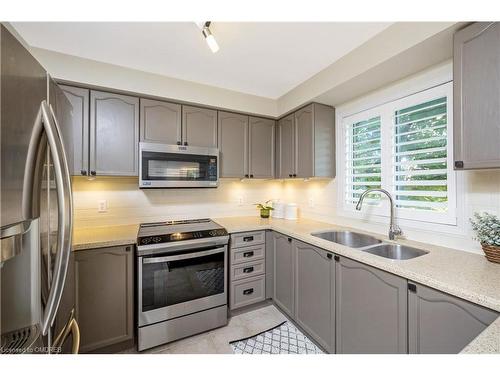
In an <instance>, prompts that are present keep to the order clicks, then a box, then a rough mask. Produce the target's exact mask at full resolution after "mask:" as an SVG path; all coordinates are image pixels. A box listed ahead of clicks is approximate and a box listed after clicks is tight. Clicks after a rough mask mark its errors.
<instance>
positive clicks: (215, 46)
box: [205, 34, 219, 53]
mask: <svg viewBox="0 0 500 375" xmlns="http://www.w3.org/2000/svg"><path fill="white" fill-rule="evenodd" d="M205 40H206V41H207V44H208V47H209V48H210V50H211V51H212V52H213V53H216V52H217V51H218V50H219V45H218V44H217V41H216V40H215V38H214V36H213V35H212V34H209V35H207V36H206V37H205Z"/></svg>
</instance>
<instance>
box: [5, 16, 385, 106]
mask: <svg viewBox="0 0 500 375" xmlns="http://www.w3.org/2000/svg"><path fill="white" fill-rule="evenodd" d="M12 24H13V26H14V27H15V28H16V29H17V31H18V32H19V33H20V34H21V36H22V37H23V38H24V39H25V40H26V42H27V43H28V44H29V45H31V46H33V47H38V48H44V49H49V50H54V51H57V52H62V53H66V54H69V55H75V56H79V57H83V58H87V59H92V60H97V61H102V62H106V63H110V64H116V65H120V66H124V67H128V68H133V69H138V70H142V71H146V72H151V73H156V74H161V75H165V76H169V77H174V78H179V79H183V80H188V81H194V82H198V83H203V84H207V85H212V86H217V87H221V88H225V89H230V90H235V91H239V92H244V93H248V94H254V95H259V96H263V97H267V98H272V99H276V98H278V97H280V96H282V95H283V94H285V93H287V92H288V91H290V90H291V89H292V88H294V87H295V86H297V85H298V84H300V83H302V82H303V81H305V80H307V79H308V78H310V77H311V76H313V75H314V74H316V73H318V72H319V71H320V70H322V69H324V68H326V67H327V66H328V65H330V64H332V63H333V62H335V61H336V60H338V59H339V58H341V57H342V56H344V55H346V54H347V53H348V52H350V51H352V50H353V49H355V48H356V47H358V46H360V45H361V44H363V43H364V42H366V41H367V40H368V39H370V38H372V37H373V36H375V35H376V34H378V33H379V32H381V31H382V30H383V29H385V28H386V27H388V26H389V25H390V23H373V22H371V23H368V22H364V23H355V22H349V23H340V22H329V23H299V22H294V23H291V22H289V23H279V22H271V23H259V22H250V23H241V22H238V23H236V22H220V23H217V22H213V23H212V26H211V30H212V33H213V34H214V36H215V38H216V39H217V42H218V43H219V46H220V50H219V52H217V53H216V54H213V53H212V52H211V51H210V50H209V48H208V46H207V45H206V43H205V41H204V39H203V36H202V35H201V32H200V30H199V28H198V27H197V26H196V24H195V23H194V22H193V23H189V22H163V23H131V22H119V23H118V22H116V23H113V22H102V23H97V22H86V23H80V22H78V23H74V22H73V23H70V22H60V23H56V22H14V23H12Z"/></svg>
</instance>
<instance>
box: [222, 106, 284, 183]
mask: <svg viewBox="0 0 500 375" xmlns="http://www.w3.org/2000/svg"><path fill="white" fill-rule="evenodd" d="M274 134H275V121H274V120H270V119H265V118H260V117H253V116H244V115H240V114H236V113H230V112H222V111H219V126H218V136H219V137H218V138H219V150H220V155H221V168H220V177H236V178H273V177H274V164H275V162H274V154H275V152H274V147H275V140H274Z"/></svg>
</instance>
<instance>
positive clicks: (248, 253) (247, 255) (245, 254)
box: [243, 251, 253, 258]
mask: <svg viewBox="0 0 500 375" xmlns="http://www.w3.org/2000/svg"><path fill="white" fill-rule="evenodd" d="M250 257H253V251H247V252H245V253H243V258H250Z"/></svg>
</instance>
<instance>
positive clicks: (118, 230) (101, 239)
mask: <svg viewBox="0 0 500 375" xmlns="http://www.w3.org/2000/svg"><path fill="white" fill-rule="evenodd" d="M138 229H139V225H136V224H134V225H114V226H107V227H94V228H75V229H74V230H73V247H72V249H73V251H78V250H85V249H96V248H101V247H110V246H121V245H131V244H135V243H136V241H137V231H138Z"/></svg>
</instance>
